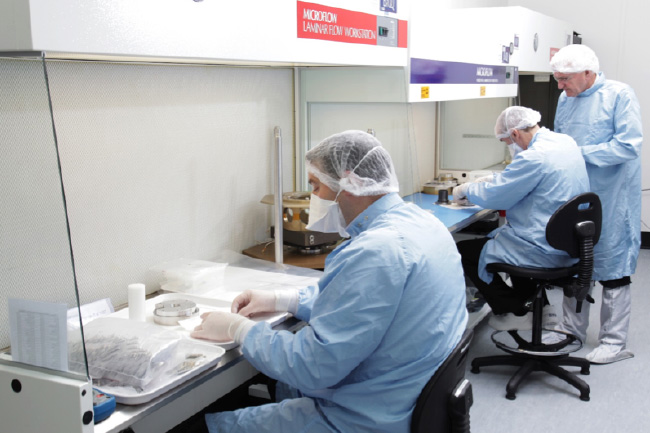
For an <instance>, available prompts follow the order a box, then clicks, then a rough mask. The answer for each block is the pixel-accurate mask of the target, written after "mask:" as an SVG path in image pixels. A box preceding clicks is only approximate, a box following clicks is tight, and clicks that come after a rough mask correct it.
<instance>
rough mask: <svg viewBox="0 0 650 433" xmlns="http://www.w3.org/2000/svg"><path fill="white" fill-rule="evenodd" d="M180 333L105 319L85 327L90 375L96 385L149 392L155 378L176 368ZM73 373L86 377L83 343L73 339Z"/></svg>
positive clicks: (154, 326)
mask: <svg viewBox="0 0 650 433" xmlns="http://www.w3.org/2000/svg"><path fill="white" fill-rule="evenodd" d="M182 338H183V336H182V334H181V333H179V332H177V331H172V330H168V329H165V328H161V327H160V326H157V325H154V324H152V323H147V322H136V321H133V320H128V319H122V318H116V317H101V318H98V319H95V320H93V321H92V322H90V323H88V324H87V325H85V326H84V339H85V342H86V355H87V357H88V373H89V374H90V376H91V378H92V379H93V382H94V383H95V384H96V385H103V384H104V385H106V384H108V385H111V386H132V387H134V388H136V389H138V390H145V389H146V388H147V385H148V384H149V383H150V382H151V381H153V380H154V379H155V378H157V377H159V376H161V375H164V374H166V372H167V371H168V370H169V369H171V368H175V367H176V365H175V363H176V361H175V356H176V353H175V352H176V349H177V347H178V343H179V341H180V340H181V339H182ZM69 367H70V370H72V371H76V372H79V373H83V374H85V367H84V353H83V346H82V344H81V340H80V339H79V338H73V339H71V342H70V350H69Z"/></svg>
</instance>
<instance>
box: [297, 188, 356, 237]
mask: <svg viewBox="0 0 650 433" xmlns="http://www.w3.org/2000/svg"><path fill="white" fill-rule="evenodd" d="M337 197H338V195H337ZM335 200H336V199H335ZM306 227H307V230H313V231H316V232H322V233H338V234H339V235H341V237H344V238H347V237H349V236H350V234H349V233H348V232H346V231H345V228H346V227H347V224H346V223H345V218H343V214H342V213H341V208H340V207H339V204H338V203H337V202H336V201H331V200H324V199H322V198H320V197H318V196H317V195H315V194H312V195H311V199H310V200H309V224H307V226H306Z"/></svg>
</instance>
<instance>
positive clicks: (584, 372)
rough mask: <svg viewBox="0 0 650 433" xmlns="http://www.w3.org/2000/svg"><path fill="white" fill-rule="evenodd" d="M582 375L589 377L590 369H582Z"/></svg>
mask: <svg viewBox="0 0 650 433" xmlns="http://www.w3.org/2000/svg"><path fill="white" fill-rule="evenodd" d="M580 374H583V375H585V376H589V367H582V368H581V369H580Z"/></svg>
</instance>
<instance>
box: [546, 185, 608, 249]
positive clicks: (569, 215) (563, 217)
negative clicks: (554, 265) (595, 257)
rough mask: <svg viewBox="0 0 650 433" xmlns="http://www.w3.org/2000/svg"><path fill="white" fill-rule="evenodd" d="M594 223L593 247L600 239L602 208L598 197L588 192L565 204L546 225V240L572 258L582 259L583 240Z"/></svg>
mask: <svg viewBox="0 0 650 433" xmlns="http://www.w3.org/2000/svg"><path fill="white" fill-rule="evenodd" d="M590 222H591V223H593V230H589V231H592V232H593V233H591V237H592V239H593V245H596V243H598V240H599V239H600V229H601V227H602V206H601V204H600V199H599V198H598V195H596V194H594V193H593V192H587V193H584V194H580V195H577V196H575V197H573V198H572V199H570V200H569V201H567V202H566V203H564V204H563V205H562V206H560V208H559V209H558V210H556V211H555V213H554V214H553V215H552V216H551V219H549V221H548V224H547V225H546V240H547V242H548V243H549V245H551V246H552V247H553V248H555V249H558V250H562V251H566V252H567V253H569V255H570V256H571V257H580V243H581V238H583V237H585V236H584V235H585V231H587V230H586V229H587V227H588V226H591V224H590Z"/></svg>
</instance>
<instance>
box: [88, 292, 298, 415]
mask: <svg viewBox="0 0 650 433" xmlns="http://www.w3.org/2000/svg"><path fill="white" fill-rule="evenodd" d="M173 299H185V300H190V301H193V302H195V303H196V305H197V306H198V307H199V316H200V315H201V314H202V313H204V312H209V311H228V312H230V304H231V302H229V301H225V300H219V299H208V298H203V297H199V296H193V295H188V294H182V293H166V294H163V295H159V296H156V297H155V298H151V299H148V300H147V301H146V310H145V314H146V321H147V322H149V323H153V324H154V325H155V326H161V327H163V328H165V329H170V330H174V331H178V332H180V333H181V334H183V336H184V337H186V338H184V339H182V340H181V341H180V343H179V345H180V346H179V348H178V350H182V351H183V352H185V353H192V352H198V353H201V354H203V355H205V359H204V362H203V363H201V364H200V365H198V366H197V367H195V368H194V369H192V370H189V371H187V372H185V373H183V374H180V375H178V376H174V377H172V378H167V380H166V381H162V382H161V383H157V382H156V379H154V381H153V382H152V383H150V384H149V386H148V387H147V389H146V390H145V391H142V392H138V391H137V390H136V389H135V388H133V387H124V386H120V387H112V386H98V387H97V388H99V389H101V390H102V391H103V392H106V393H108V394H112V395H114V396H115V400H116V401H117V402H118V403H121V404H126V405H137V404H142V403H147V402H149V401H151V400H153V399H154V398H156V397H158V396H160V395H162V394H163V393H165V392H167V391H169V390H170V389H172V388H174V387H176V386H178V385H180V384H182V383H183V382H185V381H187V380H188V379H190V378H192V377H194V376H196V375H198V374H199V373H201V372H203V371H205V370H207V369H209V368H212V367H214V366H215V365H217V364H218V363H219V361H220V360H221V357H222V356H223V354H224V353H225V352H226V350H229V349H231V348H233V347H236V346H237V344H236V343H235V342H234V341H230V342H225V343H214V342H210V341H208V340H199V339H195V338H192V337H190V330H189V329H188V328H189V326H188V323H187V322H186V323H185V326H186V327H183V326H181V325H176V326H163V325H157V324H155V322H154V320H153V312H154V309H155V305H156V304H157V303H159V302H163V301H169V300H173ZM199 316H197V317H195V318H194V319H191V320H194V321H196V320H198V322H199V323H200V319H199V318H198V317H199ZM109 317H119V318H124V319H127V318H128V317H129V310H128V308H125V309H123V310H120V311H116V312H115V313H112V314H110V315H109ZM287 317H288V313H275V314H272V315H268V316H265V317H260V318H256V319H255V320H258V321H261V320H265V321H266V322H268V323H269V324H270V325H271V326H275V325H277V324H278V323H281V322H283V321H284V320H285V319H286V318H287Z"/></svg>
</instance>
